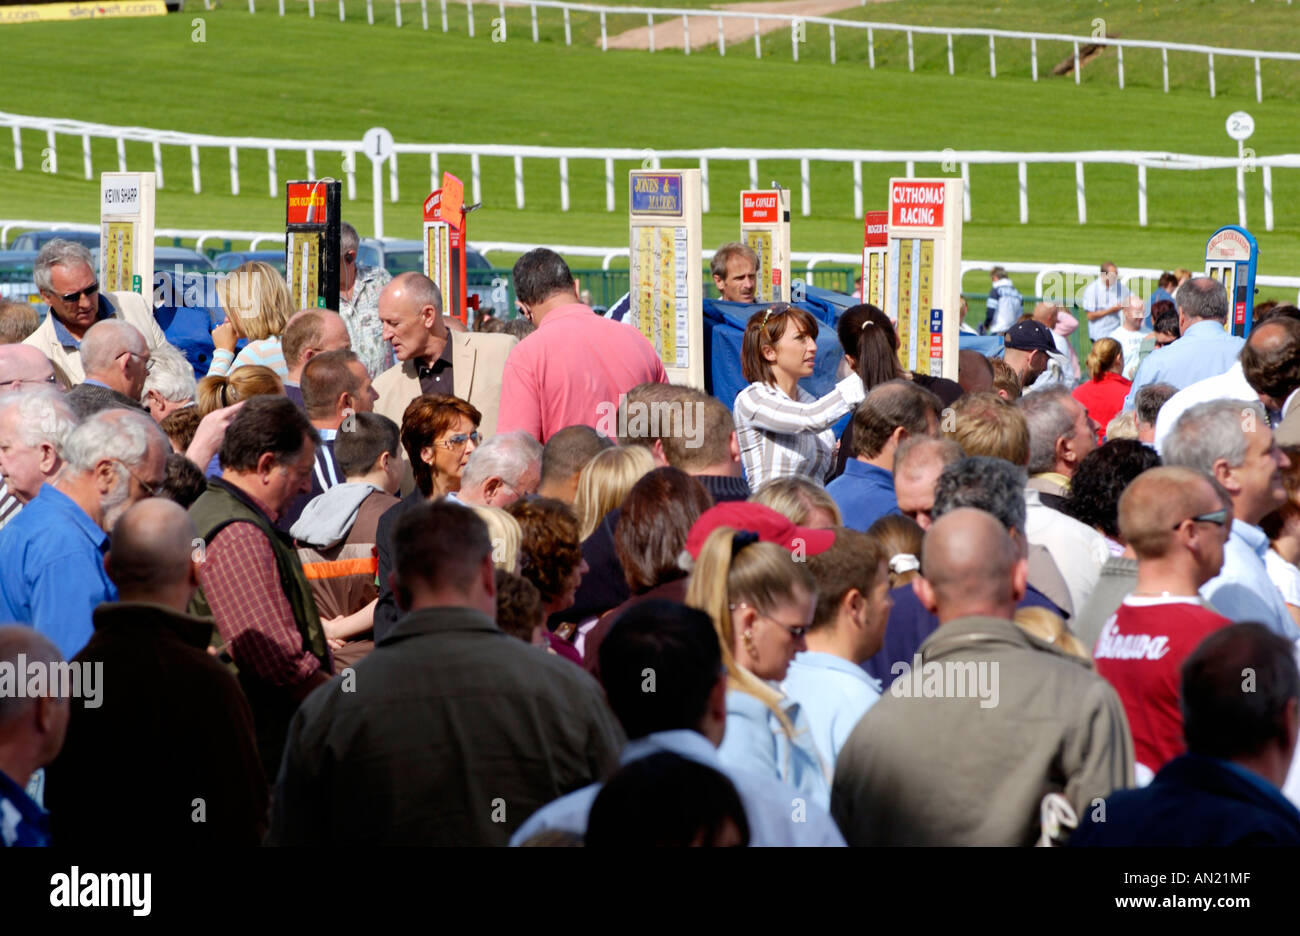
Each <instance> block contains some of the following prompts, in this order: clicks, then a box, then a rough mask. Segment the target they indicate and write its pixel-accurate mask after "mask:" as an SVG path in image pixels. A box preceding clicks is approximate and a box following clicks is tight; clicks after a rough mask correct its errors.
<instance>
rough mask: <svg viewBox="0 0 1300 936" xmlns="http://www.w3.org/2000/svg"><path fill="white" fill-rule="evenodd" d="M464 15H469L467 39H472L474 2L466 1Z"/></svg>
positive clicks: (472, 0) (471, 0)
mask: <svg viewBox="0 0 1300 936" xmlns="http://www.w3.org/2000/svg"><path fill="white" fill-rule="evenodd" d="M465 10H466V13H467V14H468V15H469V37H470V38H471V39H473V38H474V0H466V3H465Z"/></svg>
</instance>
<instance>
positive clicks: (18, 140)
mask: <svg viewBox="0 0 1300 936" xmlns="http://www.w3.org/2000/svg"><path fill="white" fill-rule="evenodd" d="M11 129H12V130H13V137H14V168H15V169H17V170H18V171H19V172H22V169H23V132H22V130H20V129H19V128H18V125H17V124H14V125H13V127H12V128H11ZM118 142H119V143H121V142H122V138H121V137H118Z"/></svg>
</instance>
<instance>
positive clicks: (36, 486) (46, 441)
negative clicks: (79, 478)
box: [0, 390, 77, 528]
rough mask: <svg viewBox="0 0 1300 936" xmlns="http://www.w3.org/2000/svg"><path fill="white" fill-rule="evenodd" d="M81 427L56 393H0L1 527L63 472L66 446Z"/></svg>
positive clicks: (65, 402)
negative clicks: (74, 431)
mask: <svg viewBox="0 0 1300 936" xmlns="http://www.w3.org/2000/svg"><path fill="white" fill-rule="evenodd" d="M76 425H77V417H76V416H75V415H74V414H73V412H72V408H71V407H70V406H68V404H67V401H66V399H65V398H64V396H63V395H62V394H60V393H57V392H56V391H53V390H29V391H27V392H25V393H6V394H4V395H0V481H3V485H2V486H0V491H3V495H0V528H3V527H4V526H5V525H6V524H7V523H8V522H9V521H10V520H12V519H13V518H14V516H15V515H16V514H17V513H18V511H19V510H20V509H22V505H23V504H26V503H28V502H30V501H31V499H32V498H33V497H35V496H36V495H37V494H39V493H40V490H41V485H43V484H45V483H47V482H49V483H53V481H54V479H55V477H57V476H58V474H59V472H60V471H62V470H63V446H64V445H65V444H66V442H67V440H68V434H69V433H70V432H72V430H73V429H74V428H75V427H76Z"/></svg>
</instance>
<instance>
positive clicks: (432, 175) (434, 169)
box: [429, 153, 519, 192]
mask: <svg viewBox="0 0 1300 936" xmlns="http://www.w3.org/2000/svg"><path fill="white" fill-rule="evenodd" d="M515 159H519V157H518V156H516V157H515ZM441 181H442V180H441V179H439V178H438V154H437V153H430V154H429V191H430V192H436V191H437V190H438V186H439V185H440V184H441Z"/></svg>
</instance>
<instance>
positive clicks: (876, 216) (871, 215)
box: [866, 211, 889, 247]
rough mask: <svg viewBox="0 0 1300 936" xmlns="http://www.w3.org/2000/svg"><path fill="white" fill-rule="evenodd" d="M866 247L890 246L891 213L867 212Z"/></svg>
mask: <svg viewBox="0 0 1300 936" xmlns="http://www.w3.org/2000/svg"><path fill="white" fill-rule="evenodd" d="M866 245H867V246H868V247H888V246H889V212H888V211H868V212H867V220H866Z"/></svg>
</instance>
